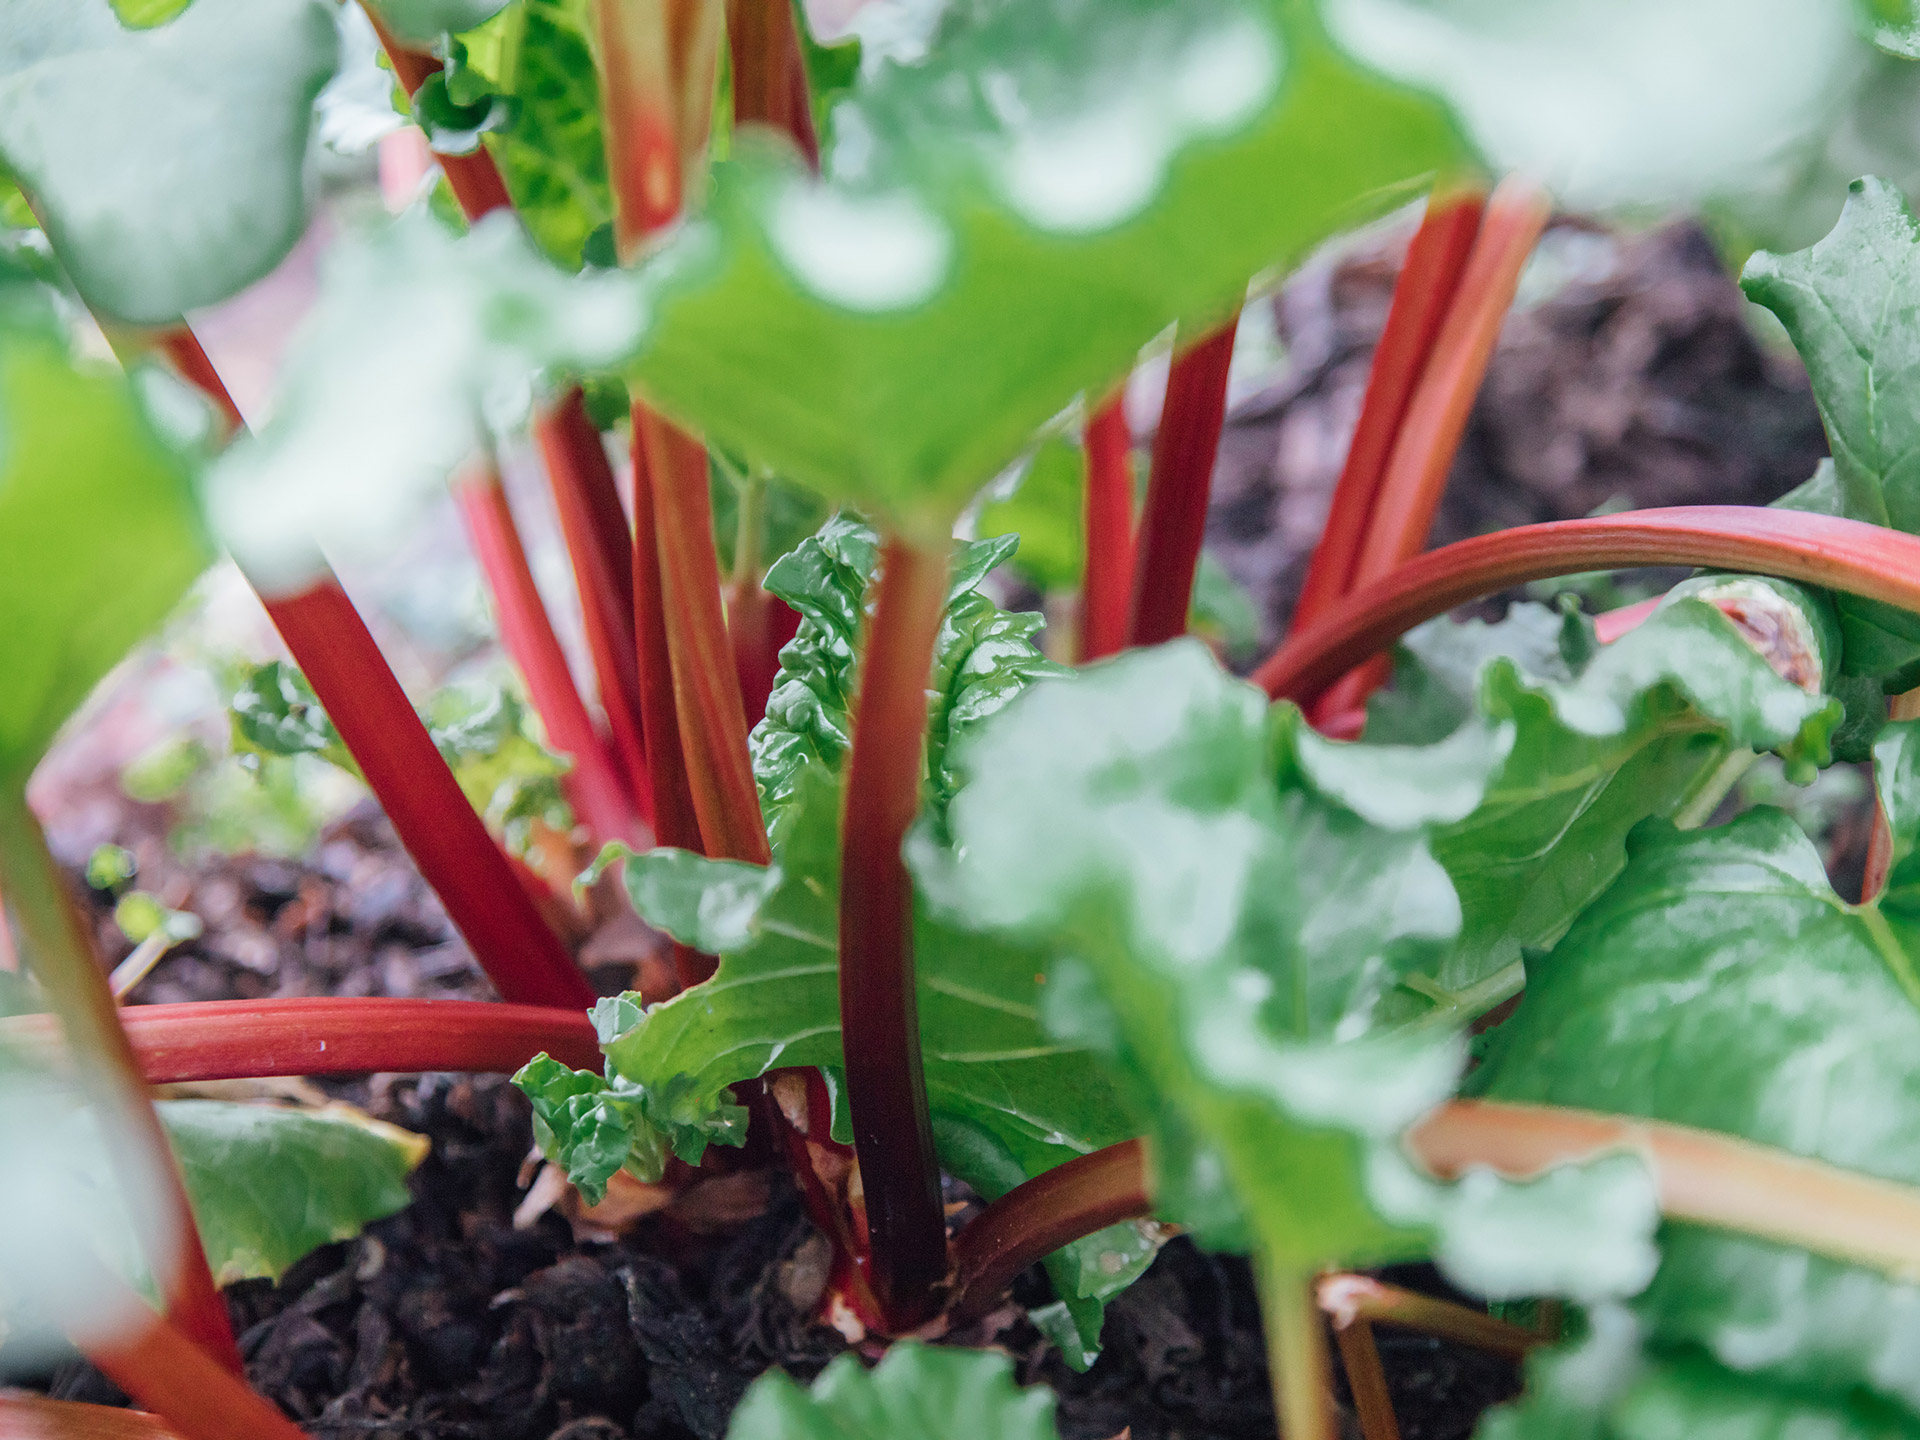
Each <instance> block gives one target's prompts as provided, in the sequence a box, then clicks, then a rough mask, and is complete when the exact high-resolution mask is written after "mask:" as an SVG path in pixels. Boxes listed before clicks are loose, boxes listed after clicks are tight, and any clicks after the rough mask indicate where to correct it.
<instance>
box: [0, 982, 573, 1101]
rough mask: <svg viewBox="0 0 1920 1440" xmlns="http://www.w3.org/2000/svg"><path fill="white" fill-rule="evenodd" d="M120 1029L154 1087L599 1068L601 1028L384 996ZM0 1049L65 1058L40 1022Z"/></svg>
mask: <svg viewBox="0 0 1920 1440" xmlns="http://www.w3.org/2000/svg"><path fill="white" fill-rule="evenodd" d="M120 1024H121V1028H122V1029H124V1030H125V1031H126V1035H127V1041H128V1043H129V1044H130V1045H131V1046H132V1047H133V1054H134V1056H135V1058H136V1059H137V1061H138V1065H139V1070H140V1073H141V1074H142V1075H143V1076H144V1077H145V1078H146V1080H147V1082H148V1083H149V1084H153V1085H178V1084H185V1083H188V1082H191V1081H200V1080H241V1079H256V1078H259V1077H261V1076H269V1075H359V1074H369V1073H374V1072H391V1073H396V1074H398V1073H413V1072H418V1071H427V1070H449V1071H464V1072H469V1073H473V1074H510V1073H512V1072H513V1071H515V1070H518V1069H519V1068H520V1067H521V1066H522V1065H524V1064H525V1063H526V1062H527V1061H528V1060H530V1059H532V1058H533V1056H534V1055H536V1054H537V1053H539V1052H540V1051H542V1050H545V1051H546V1052H547V1053H548V1054H550V1055H552V1056H553V1057H554V1058H555V1059H556V1060H561V1061H564V1062H565V1063H566V1064H568V1065H571V1066H573V1067H574V1068H575V1069H580V1070H597V1069H598V1068H599V1067H600V1061H601V1058H602V1057H601V1054H600V1045H599V1041H598V1039H597V1038H596V1037H595V1035H594V1030H593V1023H592V1022H591V1021H590V1020H588V1019H587V1017H586V1015H585V1013H584V1012H582V1011H580V1010H571V1009H569V1010H557V1009H554V1008H552V1007H550V1006H544V1005H506V1004H501V1003H498V1002H496V1001H489V1000H400V999H390V998H387V997H384V996H364V997H351V998H349V997H334V996H326V997H316V998H310V999H309V998H303V999H295V1000H207V1001H194V1002H191V1003H188V1004H181V1005H133V1006H129V1007H127V1008H125V1009H123V1010H121V1012H120ZM0 1039H4V1040H5V1041H6V1043H7V1044H8V1045H9V1046H10V1047H15V1048H17V1049H19V1050H20V1051H21V1052H22V1053H25V1054H28V1055H31V1056H33V1057H35V1058H36V1059H45V1060H47V1061H55V1060H58V1059H59V1058H60V1056H61V1055H63V1054H64V1053H65V1047H63V1046H62V1044H61V1043H60V1038H59V1035H58V1033H57V1032H56V1031H55V1029H54V1028H53V1026H52V1025H51V1024H50V1023H49V1022H48V1021H47V1020H45V1019H44V1018H42V1017H40V1016H37V1015H23V1016H16V1017H13V1018H9V1019H4V1020H0Z"/></svg>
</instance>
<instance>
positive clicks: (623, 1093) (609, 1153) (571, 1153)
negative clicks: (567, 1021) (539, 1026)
mask: <svg viewBox="0 0 1920 1440" xmlns="http://www.w3.org/2000/svg"><path fill="white" fill-rule="evenodd" d="M513 1083H514V1084H515V1085H517V1086H519V1087H520V1090H521V1092H522V1093H523V1094H525V1095H526V1097H527V1099H528V1100H529V1101H531V1102H532V1104H533V1138H534V1140H535V1142H536V1143H538V1145H539V1146H540V1149H541V1151H542V1152H543V1153H544V1154H545V1155H546V1157H547V1158H548V1159H549V1160H551V1161H553V1162H554V1163H555V1164H556V1165H559V1166H560V1167H561V1168H562V1169H563V1170H565V1171H566V1172H567V1179H568V1180H569V1181H571V1182H572V1183H573V1185H574V1186H575V1188H577V1189H578V1190H579V1191H580V1194H581V1197H582V1198H583V1199H585V1200H586V1202H587V1203H588V1204H589V1205H598V1204H599V1203H600V1202H601V1201H602V1200H604V1199H605V1198H606V1194H607V1182H608V1181H609V1180H611V1179H612V1178H613V1177H614V1174H615V1173H616V1172H618V1171H620V1170H626V1171H628V1172H630V1173H631V1174H632V1175H634V1176H635V1177H636V1178H637V1179H640V1180H645V1181H648V1182H653V1181H657V1180H658V1179H659V1178H660V1177H661V1175H662V1174H663V1173H664V1172H665V1169H666V1163H667V1150H668V1148H669V1147H668V1141H667V1139H666V1137H665V1136H664V1135H662V1133H661V1132H660V1130H659V1128H658V1127H657V1126H655V1125H654V1124H653V1122H652V1121H650V1120H649V1119H648V1118H647V1115H646V1107H645V1103H644V1097H642V1096H641V1095H639V1094H638V1093H637V1092H635V1091H633V1090H632V1088H631V1087H622V1086H620V1085H619V1084H617V1083H615V1084H609V1083H608V1082H607V1081H606V1080H605V1079H604V1078H602V1077H601V1076H599V1075H595V1074H593V1073H592V1072H591V1071H587V1070H574V1069H571V1068H569V1067H568V1066H565V1065H562V1064H561V1063H560V1062H559V1061H558V1060H555V1059H554V1058H553V1057H552V1056H550V1055H548V1054H547V1053H546V1052H545V1051H542V1052H541V1053H540V1054H538V1055H536V1056H534V1057H533V1059H531V1060H529V1061H528V1062H527V1063H526V1064H525V1065H522V1066H521V1067H520V1069H519V1070H518V1071H517V1072H515V1074H514V1077H513ZM734 1143H736V1144H737V1143H739V1142H738V1141H735V1142H734Z"/></svg>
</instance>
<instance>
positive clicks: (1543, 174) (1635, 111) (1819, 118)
mask: <svg viewBox="0 0 1920 1440" xmlns="http://www.w3.org/2000/svg"><path fill="white" fill-rule="evenodd" d="M1321 9H1322V12H1323V13H1324V15H1325V17H1326V23H1327V27H1328V30H1329V32H1330V33H1331V34H1332V35H1333V37H1334V38H1335V40H1336V41H1338V42H1339V43H1340V44H1341V45H1343V46H1345V47H1346V48H1347V49H1348V51H1349V52H1350V53H1352V54H1353V55H1355V56H1356V57H1358V58H1359V59H1361V60H1362V61H1364V62H1365V63H1367V64H1370V65H1373V66H1375V67H1376V68H1377V69H1379V70H1380V71H1382V72H1384V73H1386V74H1388V75H1392V76H1395V77H1396V78H1398V79H1400V80H1402V81H1404V82H1405V83H1407V84H1410V85H1418V86H1422V87H1430V88H1432V89H1433V90H1434V91H1436V92H1437V93H1439V94H1441V95H1443V96H1445V97H1446V99H1447V100H1448V101H1449V102H1451V103H1452V104H1453V105H1454V107H1455V108H1456V109H1457V111H1458V112H1459V115H1460V118H1461V120H1462V122H1463V124H1464V126H1465V128H1466V130H1467V132H1468V133H1469V134H1470V135H1471V136H1472V137H1473V140H1474V142H1475V143H1476V145H1477V146H1478V147H1479V149H1480V151H1481V153H1482V154H1483V155H1484V156H1485V157H1486V158H1487V160H1488V162H1489V163H1490V164H1491V166H1492V167H1493V168H1494V169H1495V170H1497V171H1501V172H1506V171H1519V172H1521V173H1524V174H1528V175H1534V176H1537V177H1539V178H1540V179H1542V180H1544V181H1546V182H1547V183H1549V184H1551V185H1552V186H1553V188H1554V190H1555V193H1556V194H1557V195H1558V196H1559V197H1560V199H1561V200H1562V201H1563V202H1565V203H1567V204H1569V205H1572V206H1575V207H1578V208H1585V209H1593V208H1600V207H1606V206H1623V205H1624V206H1657V207H1663V208H1681V209H1692V208H1697V207H1698V206H1699V205H1700V203H1701V202H1702V201H1704V200H1708V199H1720V198H1735V197H1740V196H1744V195H1749V194H1752V193H1755V192H1767V191H1770V190H1771V189H1772V188H1773V187H1774V186H1776V185H1777V184H1778V183H1779V178H1780V172H1781V170H1782V169H1783V168H1785V161H1786V159H1787V157H1789V156H1793V155H1795V154H1797V153H1798V152H1800V151H1802V150H1805V149H1809V148H1812V147H1814V146H1817V145H1818V144H1819V143H1820V142H1822V141H1824V140H1825V138H1826V135H1825V132H1826V128H1827V127H1828V125H1829V124H1830V123H1831V121H1832V118H1833V113H1834V111H1835V109H1836V108H1837V107H1838V106H1839V105H1840V104H1841V103H1842V102H1844V100H1845V98H1846V96H1847V92H1848V89H1849V87H1850V86H1851V85H1853V84H1854V83H1855V81H1856V79H1857V76H1858V73H1859V69H1860V67H1861V64H1862V61H1863V59H1864V58H1865V57H1866V56H1868V55H1870V54H1871V53H1872V52H1871V51H1870V50H1868V49H1867V47H1866V46H1865V45H1864V44H1863V43H1862V42H1861V40H1860V39H1859V38H1858V36H1857V34H1856V30H1855V17H1854V14H1853V11H1852V5H1851V3H1849V0H1821V3H1814V4H1808V3H1805V0H1747V3H1744V4H1740V5H1737V6H1736V5H1731V4H1728V5H1712V4H1693V5H1681V6H1675V5H1673V4H1670V3H1669V0H1323V3H1322V6H1321ZM1670 67H1679V68H1680V69H1682V70H1684V71H1685V72H1686V73H1687V74H1688V75H1690V76H1691V77H1692V80H1691V83H1690V84H1687V85H1676V84H1672V83H1670V82H1669V80H1668V79H1667V77H1668V76H1669V75H1670V74H1672V73H1673V71H1672V69H1671V68H1670Z"/></svg>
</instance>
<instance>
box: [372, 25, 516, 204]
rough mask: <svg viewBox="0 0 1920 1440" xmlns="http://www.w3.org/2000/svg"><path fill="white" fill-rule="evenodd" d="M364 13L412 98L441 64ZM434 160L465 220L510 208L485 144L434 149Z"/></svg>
mask: <svg viewBox="0 0 1920 1440" xmlns="http://www.w3.org/2000/svg"><path fill="white" fill-rule="evenodd" d="M366 14H367V18H368V19H369V20H371V21H372V22H373V30H374V34H375V35H377V36H378V37H379V39H380V48H381V49H383V50H385V51H386V52H387V62H388V63H389V64H390V65H392V66H393V76H394V79H396V80H398V81H399V82H400V84H401V86H402V87H403V88H404V89H405V90H406V92H407V95H408V97H409V98H411V97H412V96H413V95H414V94H415V93H417V92H418V91H419V89H420V87H421V86H422V85H424V84H426V83H427V81H428V80H429V79H430V78H431V77H432V76H433V75H434V74H435V73H436V72H437V71H438V70H439V69H440V62H439V61H438V60H436V59H434V57H433V56H431V55H428V54H425V53H423V52H422V51H419V50H412V49H409V48H408V47H407V46H405V45H403V44H402V43H401V42H400V41H399V40H398V39H396V38H395V37H394V34H393V32H392V31H391V30H389V29H388V28H387V27H386V24H385V23H384V22H383V21H382V20H381V19H380V16H379V14H378V13H377V12H376V11H375V10H374V9H373V8H371V7H369V8H368V9H367V12H366ZM433 158H434V159H436V160H437V161H439V162H440V173H441V174H443V175H445V176H446V177H447V188H448V189H449V190H451V191H453V198H454V199H455V200H457V201H458V202H459V204H460V209H461V211H462V213H464V214H465V215H466V217H467V219H469V220H478V219H479V218H480V217H481V216H482V215H487V214H491V213H492V212H493V211H495V210H510V209H512V208H513V197H512V196H510V195H509V194H508V193H507V184H506V181H505V180H503V179H502V178H501V176H500V168H499V167H498V166H497V165H495V164H494V163H493V157H492V156H491V155H489V154H488V153H487V151H486V147H485V146H484V145H481V146H476V147H475V148H474V149H473V150H472V151H471V152H469V153H468V154H465V155H449V154H447V153H445V152H444V151H439V150H436V151H434V152H433Z"/></svg>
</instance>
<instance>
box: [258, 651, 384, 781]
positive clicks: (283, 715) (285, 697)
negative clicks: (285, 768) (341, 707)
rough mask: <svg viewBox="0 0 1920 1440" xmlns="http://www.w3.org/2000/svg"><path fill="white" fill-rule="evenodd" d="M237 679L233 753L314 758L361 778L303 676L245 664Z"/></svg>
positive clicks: (279, 667)
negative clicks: (308, 756) (316, 757)
mask: <svg viewBox="0 0 1920 1440" xmlns="http://www.w3.org/2000/svg"><path fill="white" fill-rule="evenodd" d="M237 680H238V683H237V685H236V687H235V689H234V694H233V699H232V700H231V701H230V702H229V708H228V714H229V715H230V716H231V718H232V721H233V745H234V749H235V750H236V751H237V752H239V753H242V754H247V753H253V754H260V755H281V756H286V755H314V756H318V757H319V758H320V759H322V760H325V761H327V762H328V763H329V764H333V765H338V766H339V767H340V768H341V769H342V770H345V771H346V772H347V773H348V774H350V775H358V774H359V773H360V767H359V766H358V765H356V764H355V763H354V760H353V756H351V755H349V754H348V753H347V747H346V745H345V744H344V743H343V742H342V741H341V739H340V732H339V731H338V730H335V729H334V728H333V721H331V720H329V719H328V718H327V712H326V711H325V710H323V709H321V707H320V700H319V697H318V696H316V695H315V694H314V693H313V687H312V686H310V685H308V684H307V677H306V676H304V675H302V674H301V673H300V672H299V671H298V670H297V669H295V668H294V667H293V666H292V665H290V664H289V663H287V662H286V661H284V660H269V661H267V662H265V663H264V664H260V665H243V666H241V667H240V668H239V672H238V675H237Z"/></svg>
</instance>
